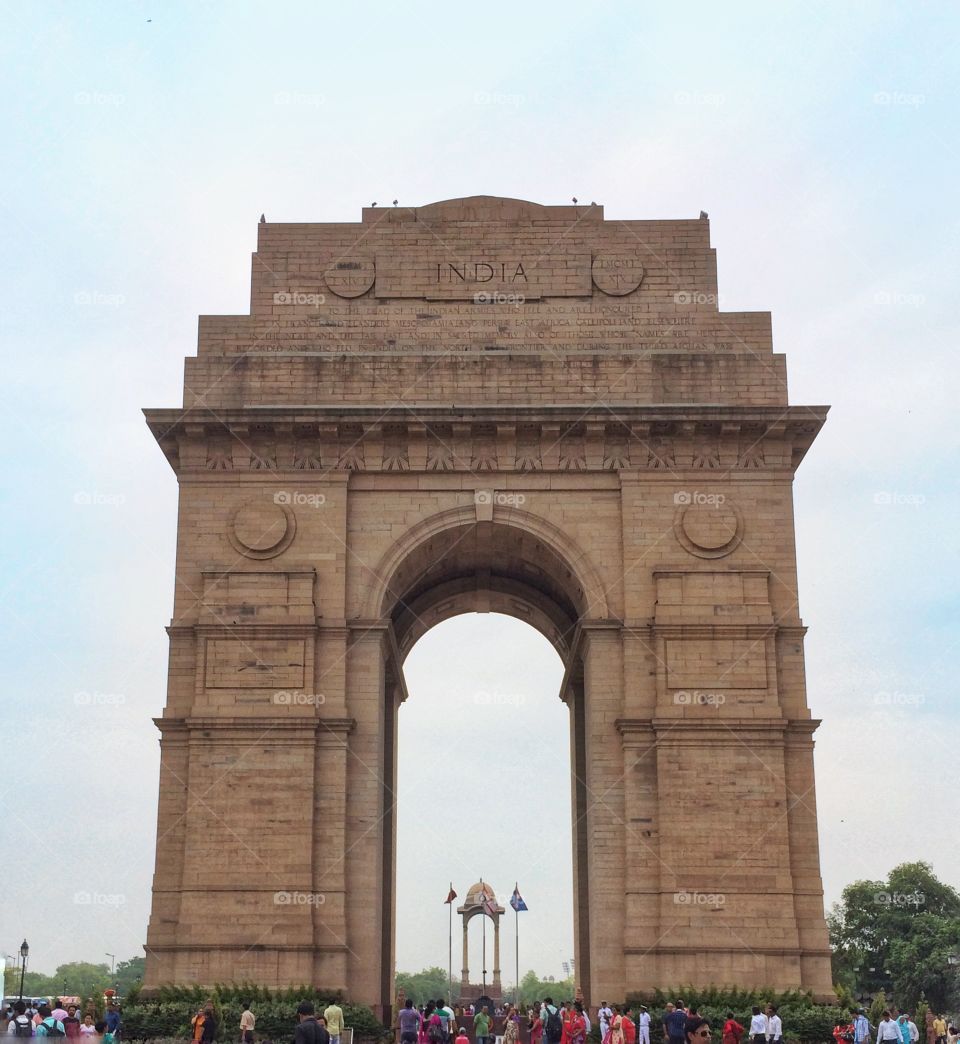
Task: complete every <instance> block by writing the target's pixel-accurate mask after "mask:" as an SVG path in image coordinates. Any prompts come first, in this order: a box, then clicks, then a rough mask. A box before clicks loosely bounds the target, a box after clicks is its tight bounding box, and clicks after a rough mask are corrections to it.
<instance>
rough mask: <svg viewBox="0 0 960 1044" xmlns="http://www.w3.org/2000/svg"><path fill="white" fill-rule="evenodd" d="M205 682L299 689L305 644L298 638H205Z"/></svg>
mask: <svg viewBox="0 0 960 1044" xmlns="http://www.w3.org/2000/svg"><path fill="white" fill-rule="evenodd" d="M206 652H207V656H206V670H205V672H204V685H206V687H207V688H208V689H286V688H290V689H293V688H300V687H302V686H303V680H304V655H305V650H304V643H303V641H302V640H300V639H292V638H291V639H281V640H278V641H273V640H262V639H242V640H241V639H238V638H208V639H207V649H206Z"/></svg>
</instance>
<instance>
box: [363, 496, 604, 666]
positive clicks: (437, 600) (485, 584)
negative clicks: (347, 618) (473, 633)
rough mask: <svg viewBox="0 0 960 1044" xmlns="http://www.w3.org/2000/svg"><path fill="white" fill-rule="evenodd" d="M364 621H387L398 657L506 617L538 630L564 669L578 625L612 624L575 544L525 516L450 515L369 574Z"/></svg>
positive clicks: (505, 511) (465, 509) (501, 512)
mask: <svg viewBox="0 0 960 1044" xmlns="http://www.w3.org/2000/svg"><path fill="white" fill-rule="evenodd" d="M372 574H373V577H374V583H373V584H372V585H371V587H370V590H369V593H368V595H367V599H366V602H365V604H364V612H363V616H364V617H365V618H366V619H390V620H392V622H393V625H394V629H395V631H396V636H397V644H398V647H399V649H400V652H401V655H402V656H405V655H406V653H407V652H408V651H409V650H410V648H412V646H413V644H414V643H415V642H416V640H417V639H418V638H419V637H421V636H422V635H423V634H424V633H426V631H427V630H429V629H430V627H432V626H434V625H435V624H437V623H440V622H441V621H442V620H444V619H448V618H449V617H451V616H456V615H458V614H460V613H465V612H475V611H480V612H502V613H505V614H507V615H509V616H515V617H517V618H518V619H521V620H524V621H525V622H527V623H529V624H531V625H532V626H534V627H536V628H537V629H538V630H539V631H541V633H543V634H544V635H546V637H547V638H548V640H549V641H550V642H551V643H552V644H553V645H554V647H555V648H556V649H557V651H558V652H559V653H560V655H561V657H563V659H564V661H565V662H566V660H567V657H568V654H569V652H570V648H571V642H572V637H573V633H574V630H575V628H576V625H577V624H578V623H579V622H580V621H581V620H583V619H600V620H603V619H607V618H608V617H609V609H608V603H607V596H606V592H605V590H604V587H603V583H602V581H601V579H600V575H599V573H598V571H597V569H596V567H595V566H594V564H593V563H592V562H591V560H590V558H589V556H588V555H587V553H586V552H585V551H583V549H582V548H580V547H579V546H578V545H577V543H576V541H574V540H573V539H572V538H571V537H570V536H569V535H568V534H566V533H564V532H563V531H562V530H561V529H560V528H558V527H557V526H555V525H554V524H553V523H551V522H549V521H547V520H546V519H544V518H542V517H540V516H539V515H535V514H533V513H532V512H529V511H523V510H520V509H517V508H513V507H509V508H505V507H500V506H499V505H495V506H494V509H493V512H492V518H491V519H489V520H484V521H478V519H477V511H476V508H475V506H474V505H469V506H461V507H456V508H449V509H447V510H446V511H440V512H438V513H437V514H435V515H431V516H430V517H428V518H425V519H423V520H422V521H420V522H418V523H417V524H416V525H414V526H412V527H411V528H410V529H409V530H408V531H407V532H406V533H405V534H404V535H403V536H402V537H401V538H400V539H399V540H397V541H396V542H395V543H394V544H393V546H392V547H391V548H390V549H389V550H388V551H387V552H386V553H385V554H384V555H383V557H382V558H381V559H380V561H379V562H378V563H377V566H376V567H375V568H374V569H373V570H372Z"/></svg>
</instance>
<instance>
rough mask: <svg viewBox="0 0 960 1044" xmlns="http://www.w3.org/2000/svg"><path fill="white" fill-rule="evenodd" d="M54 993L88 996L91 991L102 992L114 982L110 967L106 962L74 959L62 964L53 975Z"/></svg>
mask: <svg viewBox="0 0 960 1044" xmlns="http://www.w3.org/2000/svg"><path fill="white" fill-rule="evenodd" d="M51 979H52V981H53V983H54V989H53V990H52V992H53V993H65V994H68V995H69V996H80V997H86V996H89V995H90V994H91V993H102V992H103V991H104V990H105V989H108V988H109V987H110V986H111V985H112V984H111V982H110V967H109V966H108V965H106V964H90V963H89V962H87V961H72V962H70V963H69V964H61V965H60V966H59V967H58V968H57V970H56V971H55V972H54V973H53V975H52V976H51Z"/></svg>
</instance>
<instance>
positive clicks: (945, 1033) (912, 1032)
mask: <svg viewBox="0 0 960 1044" xmlns="http://www.w3.org/2000/svg"><path fill="white" fill-rule="evenodd" d="M924 1037H925V1039H926V1044H960V1034H958V1032H957V1027H956V1026H954V1025H953V1023H952V1022H951V1023H948V1022H947V1021H946V1019H945V1018H944V1017H943V1016H942V1015H938V1014H936V1013H935V1012H932V1011H928V1012H927V1014H926V1017H925V1019H924ZM833 1038H834V1040H835V1041H836V1042H837V1044H841V1042H843V1044H871V1042H872V1041H874V1039H875V1041H876V1044H919V1041H920V1029H919V1027H918V1026H917V1024H916V1023H915V1022H914V1021H913V1019H912V1018H911V1016H910V1014H909V1013H908V1012H899V1011H885V1012H884V1013H883V1018H882V1019H881V1020H880V1024H879V1025H878V1026H877V1028H876V1030H874V1028H873V1026H871V1025H870V1020H869V1019H868V1018H867V1016H866V1014H865V1013H864V1011H863V1009H862V1008H858V1009H857V1010H856V1011H855V1012H854V1013H853V1018H852V1020H851V1021H850V1022H848V1023H843V1024H841V1025H838V1026H837V1027H836V1029H834V1031H833Z"/></svg>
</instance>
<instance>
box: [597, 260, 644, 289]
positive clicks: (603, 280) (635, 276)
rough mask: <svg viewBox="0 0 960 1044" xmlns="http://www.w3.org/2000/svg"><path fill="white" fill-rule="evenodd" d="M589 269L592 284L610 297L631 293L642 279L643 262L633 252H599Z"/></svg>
mask: <svg viewBox="0 0 960 1044" xmlns="http://www.w3.org/2000/svg"><path fill="white" fill-rule="evenodd" d="M591 271H592V274H593V283H594V286H596V287H597V288H598V289H599V290H602V291H603V292H604V293H605V294H609V295H610V296H611V297H623V296H624V295H625V294H632V293H633V291H634V290H636V289H637V287H638V286H639V285H640V283H641V282H642V281H643V264H642V263H641V261H640V258H639V257H636V256H635V255H634V254H599V255H597V257H595V258H594V259H593V268H592V269H591Z"/></svg>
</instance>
